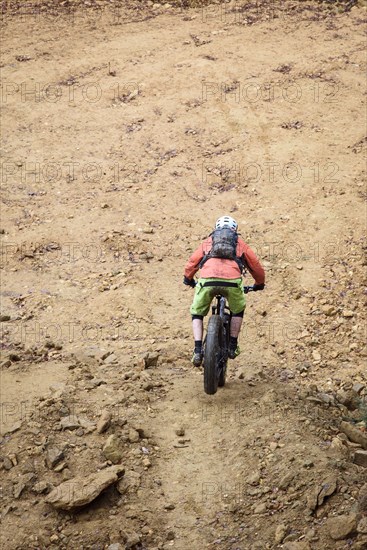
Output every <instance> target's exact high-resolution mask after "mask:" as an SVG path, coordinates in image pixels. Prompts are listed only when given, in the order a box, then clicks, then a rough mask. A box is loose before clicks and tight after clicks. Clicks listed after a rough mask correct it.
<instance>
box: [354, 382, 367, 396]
mask: <svg viewBox="0 0 367 550" xmlns="http://www.w3.org/2000/svg"><path fill="white" fill-rule="evenodd" d="M365 387H366V386H365V384H360V383H359V382H357V383H356V384H353V387H352V390H353V391H354V393H357V394H360V393H361V391H362V390H363V389H364V388H365Z"/></svg>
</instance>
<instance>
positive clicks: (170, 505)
mask: <svg viewBox="0 0 367 550" xmlns="http://www.w3.org/2000/svg"><path fill="white" fill-rule="evenodd" d="M164 509H165V510H174V509H175V505H174V504H173V503H172V502H170V503H169V504H165V505H164Z"/></svg>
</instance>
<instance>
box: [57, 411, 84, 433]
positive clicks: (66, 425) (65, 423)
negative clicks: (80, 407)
mask: <svg viewBox="0 0 367 550" xmlns="http://www.w3.org/2000/svg"><path fill="white" fill-rule="evenodd" d="M60 426H61V429H62V430H77V429H78V428H80V422H79V418H78V417H77V416H76V415H74V414H71V415H69V416H64V418H62V419H61V421H60Z"/></svg>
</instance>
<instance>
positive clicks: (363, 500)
mask: <svg viewBox="0 0 367 550" xmlns="http://www.w3.org/2000/svg"><path fill="white" fill-rule="evenodd" d="M358 511H359V512H360V513H362V514H365V515H366V514H367V483H365V484H364V485H362V487H361V488H360V490H359V493H358Z"/></svg>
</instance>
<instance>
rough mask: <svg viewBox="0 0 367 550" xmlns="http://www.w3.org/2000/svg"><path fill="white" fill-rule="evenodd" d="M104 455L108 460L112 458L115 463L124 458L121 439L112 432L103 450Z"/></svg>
mask: <svg viewBox="0 0 367 550" xmlns="http://www.w3.org/2000/svg"><path fill="white" fill-rule="evenodd" d="M102 452H103V454H104V456H105V457H106V459H107V460H110V461H111V462H112V463H113V464H118V463H119V462H120V460H121V458H122V452H121V449H120V440H119V438H118V437H117V435H115V434H112V435H110V436H109V438H108V439H107V441H106V443H105V445H104V447H103V450H102Z"/></svg>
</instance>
